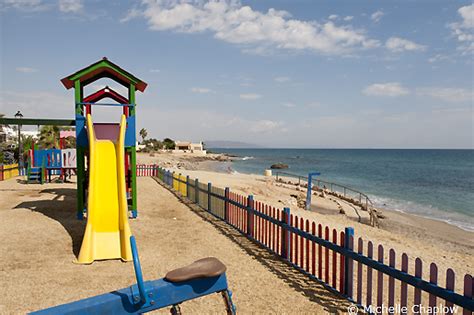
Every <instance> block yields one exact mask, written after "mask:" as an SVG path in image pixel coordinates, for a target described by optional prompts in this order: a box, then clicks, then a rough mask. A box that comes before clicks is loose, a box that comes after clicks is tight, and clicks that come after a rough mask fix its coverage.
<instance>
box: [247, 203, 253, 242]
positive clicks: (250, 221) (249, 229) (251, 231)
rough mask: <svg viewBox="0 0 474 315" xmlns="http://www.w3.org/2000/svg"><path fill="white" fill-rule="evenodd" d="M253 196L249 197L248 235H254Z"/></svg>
mask: <svg viewBox="0 0 474 315" xmlns="http://www.w3.org/2000/svg"><path fill="white" fill-rule="evenodd" d="M253 217H254V216H253V196H252V195H249V196H248V198H247V235H248V236H250V237H253Z"/></svg>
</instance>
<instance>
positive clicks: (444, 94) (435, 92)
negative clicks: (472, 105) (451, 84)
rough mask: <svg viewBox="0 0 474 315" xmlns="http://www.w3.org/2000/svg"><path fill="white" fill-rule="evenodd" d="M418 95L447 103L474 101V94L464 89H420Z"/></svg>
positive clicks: (417, 90)
mask: <svg viewBox="0 0 474 315" xmlns="http://www.w3.org/2000/svg"><path fill="white" fill-rule="evenodd" d="M416 93H417V94H418V95H420V96H429V97H432V98H436V99H439V100H442V101H446V102H468V101H471V102H473V101H474V92H473V91H472V90H467V89H462V88H442V87H428V88H418V89H416Z"/></svg>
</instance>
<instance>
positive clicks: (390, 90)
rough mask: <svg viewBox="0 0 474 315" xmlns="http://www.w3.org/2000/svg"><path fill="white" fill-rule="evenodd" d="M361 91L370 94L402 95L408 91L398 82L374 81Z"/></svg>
mask: <svg viewBox="0 0 474 315" xmlns="http://www.w3.org/2000/svg"><path fill="white" fill-rule="evenodd" d="M362 93H364V94H365V95H370V96H391V97H395V96H402V95H407V94H409V93H410V91H409V90H408V89H407V88H405V87H403V86H402V85H401V84H400V83H399V82H387V83H375V84H372V85H369V86H367V87H366V88H365V89H364V90H362Z"/></svg>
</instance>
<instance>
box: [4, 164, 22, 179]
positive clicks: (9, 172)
mask: <svg viewBox="0 0 474 315" xmlns="http://www.w3.org/2000/svg"><path fill="white" fill-rule="evenodd" d="M19 175H20V170H19V169H18V164H8V165H0V181H2V180H7V179H10V178H13V177H16V176H19Z"/></svg>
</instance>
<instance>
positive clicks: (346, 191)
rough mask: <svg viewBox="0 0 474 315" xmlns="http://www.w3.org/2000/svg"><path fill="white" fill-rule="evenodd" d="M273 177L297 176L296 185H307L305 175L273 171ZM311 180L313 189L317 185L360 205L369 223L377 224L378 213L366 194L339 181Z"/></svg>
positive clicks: (280, 179) (278, 178)
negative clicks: (368, 217)
mask: <svg viewBox="0 0 474 315" xmlns="http://www.w3.org/2000/svg"><path fill="white" fill-rule="evenodd" d="M282 175H283V176H282ZM275 177H276V180H277V181H282V180H283V179H282V178H288V177H290V178H297V179H298V186H303V187H308V177H307V176H302V175H298V174H293V173H287V172H279V171H278V172H276V173H275ZM312 182H313V190H314V189H315V187H317V190H321V191H326V192H330V193H331V194H332V195H335V196H337V197H339V198H341V199H343V200H345V201H347V202H351V203H353V204H355V205H357V206H360V207H361V209H362V210H366V211H368V212H369V214H370V219H371V224H372V225H378V215H377V213H376V210H375V206H374V204H373V202H372V200H370V198H369V196H367V195H366V194H365V193H363V192H361V191H359V190H356V189H353V188H351V187H348V186H345V185H342V184H339V183H334V182H330V181H326V180H322V179H318V178H314V179H313V181H312ZM338 188H339V189H338Z"/></svg>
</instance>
